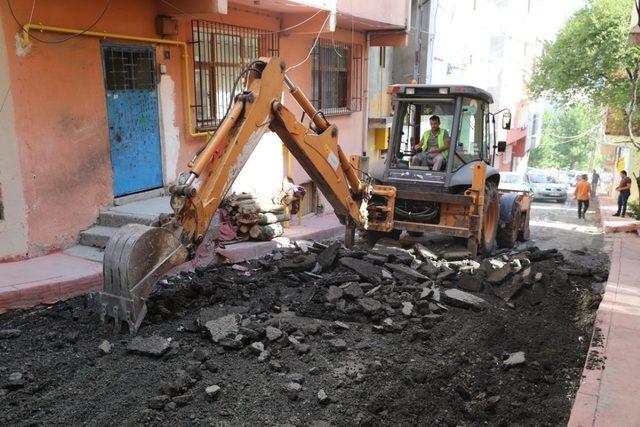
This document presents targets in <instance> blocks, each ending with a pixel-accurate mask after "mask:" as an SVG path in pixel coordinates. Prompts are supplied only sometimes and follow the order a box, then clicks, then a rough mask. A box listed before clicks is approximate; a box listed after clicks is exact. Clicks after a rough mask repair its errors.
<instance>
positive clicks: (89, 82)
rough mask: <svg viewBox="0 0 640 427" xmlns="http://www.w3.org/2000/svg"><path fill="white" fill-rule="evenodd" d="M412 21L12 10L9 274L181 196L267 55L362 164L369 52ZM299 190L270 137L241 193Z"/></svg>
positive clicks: (6, 125)
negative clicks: (114, 210)
mask: <svg viewBox="0 0 640 427" xmlns="http://www.w3.org/2000/svg"><path fill="white" fill-rule="evenodd" d="M61 3H66V4H65V5H64V7H62V6H61ZM407 10H408V2H405V1H401V2H398V1H394V0H379V1H376V2H375V4H370V2H366V1H364V0H315V1H314V0H274V1H254V0H237V1H233V2H232V1H229V2H227V1H226V0H171V1H165V0H137V1H126V0H112V1H110V2H104V3H103V2H99V1H93V2H86V1H80V0H68V1H66V2H37V3H36V2H33V1H31V0H11V1H9V2H1V3H0V23H1V27H2V31H0V106H1V107H0V138H1V141H0V195H1V196H0V206H1V208H0V260H9V259H17V258H22V257H30V256H36V255H40V254H43V253H47V252H50V251H55V250H58V249H61V248H65V247H67V246H70V245H72V244H74V243H75V241H76V239H77V237H78V233H79V232H80V231H81V230H83V229H85V228H87V227H89V226H90V225H91V224H92V223H93V222H94V221H95V219H96V217H97V215H98V213H99V211H100V209H103V208H106V207H108V206H111V205H113V204H114V201H117V200H118V199H119V198H121V197H126V196H127V195H130V194H136V193H140V192H147V191H149V190H154V189H162V188H165V187H166V186H168V185H169V184H171V183H172V182H174V181H175V179H176V177H177V176H178V174H179V173H180V172H181V171H183V170H185V169H186V167H187V164H188V162H189V160H190V159H191V158H192V157H193V156H194V154H195V153H196V152H197V150H198V149H199V148H200V147H201V146H202V145H203V144H204V142H205V141H206V139H207V137H208V136H209V135H210V133H211V132H214V131H215V129H216V126H217V125H218V124H219V123H220V121H221V120H222V118H223V117H224V114H225V112H226V109H227V107H228V104H229V102H230V101H231V99H232V94H233V89H234V82H235V79H236V77H237V76H238V74H239V73H240V71H241V70H242V69H243V68H244V67H245V66H246V65H247V64H248V63H249V62H250V61H252V60H253V59H256V58H257V57H260V56H279V57H280V58H282V60H283V61H284V62H285V63H286V64H287V66H288V67H291V69H290V70H289V71H288V76H289V77H290V78H291V79H292V80H293V81H294V82H295V83H296V84H297V85H298V86H299V87H300V88H301V89H302V90H303V91H304V92H305V93H306V94H307V96H308V97H309V98H310V99H311V100H312V101H313V103H314V104H315V105H316V106H317V107H319V108H321V109H323V111H324V112H325V114H326V115H327V116H328V117H329V119H330V120H331V121H332V122H333V123H336V125H337V126H338V127H339V129H340V144H341V145H342V146H343V148H344V149H345V151H346V152H347V154H355V153H361V152H362V151H366V136H367V135H366V129H367V108H366V106H367V105H368V102H369V99H368V90H367V88H368V77H369V76H368V74H369V73H368V69H369V66H368V52H369V50H370V47H372V46H376V45H389V44H398V43H403V42H404V41H405V38H406V37H405V36H406V28H407V15H408V13H407ZM283 96H284V102H285V105H288V106H289V107H291V108H292V110H293V112H294V113H295V114H296V115H298V116H299V115H300V114H301V110H300V109H299V108H297V106H294V101H293V100H292V99H291V98H290V97H289V95H288V94H284V95H283ZM287 176H288V177H290V178H292V179H293V180H294V182H296V183H297V184H304V185H306V186H309V187H310V188H311V189H313V183H311V182H310V179H309V177H308V176H307V175H306V174H305V173H304V171H303V170H302V168H301V167H300V166H299V165H298V164H297V162H296V161H295V159H292V157H291V156H290V154H288V153H287V152H285V151H284V150H283V148H282V144H281V142H280V141H279V139H278V138H277V137H276V136H275V135H274V134H271V133H269V134H267V135H265V136H264V137H263V139H262V140H261V141H260V143H259V144H258V147H257V148H256V150H255V151H254V153H253V155H252V156H251V158H250V159H249V161H248V163H247V165H246V166H245V168H244V170H243V172H242V173H241V175H240V176H239V178H238V179H237V181H236V184H235V189H237V190H247V191H254V192H257V193H259V194H263V195H268V194H269V193H272V192H274V191H277V190H278V189H279V188H280V187H281V185H282V180H283V178H285V177H287ZM322 203H323V202H322V198H321V197H319V198H318V202H317V204H319V205H321V204H322ZM326 208H329V206H328V205H326Z"/></svg>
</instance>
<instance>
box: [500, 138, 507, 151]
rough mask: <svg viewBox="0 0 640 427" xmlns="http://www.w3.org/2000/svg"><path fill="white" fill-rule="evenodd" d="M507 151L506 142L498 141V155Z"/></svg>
mask: <svg viewBox="0 0 640 427" xmlns="http://www.w3.org/2000/svg"><path fill="white" fill-rule="evenodd" d="M505 151H507V141H498V153H504V152H505Z"/></svg>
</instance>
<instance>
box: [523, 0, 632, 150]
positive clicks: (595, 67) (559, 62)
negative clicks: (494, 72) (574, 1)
mask: <svg viewBox="0 0 640 427" xmlns="http://www.w3.org/2000/svg"><path fill="white" fill-rule="evenodd" d="M633 6H634V0H587V3H586V5H585V6H584V7H582V8H581V9H579V10H578V11H577V12H575V13H574V15H573V16H572V17H570V18H569V19H568V20H567V21H566V22H565V24H564V26H563V27H562V29H561V30H560V32H559V33H558V36H557V38H556V40H555V41H554V42H548V43H546V44H545V46H544V49H543V53H542V56H541V58H540V59H539V62H538V64H537V66H536V67H535V69H534V72H533V74H532V77H531V80H530V82H529V87H530V89H531V91H532V93H533V95H534V97H544V98H546V99H549V100H553V101H555V102H556V103H558V104H565V103H574V102H577V101H585V100H588V101H590V102H593V103H595V104H597V105H599V106H601V107H604V106H613V107H615V108H618V109H621V110H623V111H625V113H626V117H625V121H626V122H627V130H628V134H629V137H630V139H631V142H632V143H633V144H634V146H635V147H636V148H638V149H640V143H639V142H637V141H635V139H634V135H633V130H632V126H631V123H632V122H633V121H634V120H635V114H636V99H637V91H638V83H639V77H640V49H639V48H638V47H632V46H630V45H629V44H628V42H627V40H628V34H629V22H630V20H631V10H632V7H633Z"/></svg>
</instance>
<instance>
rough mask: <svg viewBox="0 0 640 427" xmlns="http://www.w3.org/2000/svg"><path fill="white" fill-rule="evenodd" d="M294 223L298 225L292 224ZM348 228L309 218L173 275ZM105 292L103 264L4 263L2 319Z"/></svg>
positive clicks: (216, 252)
mask: <svg viewBox="0 0 640 427" xmlns="http://www.w3.org/2000/svg"><path fill="white" fill-rule="evenodd" d="M294 222H295V221H294ZM343 230H344V227H343V226H342V225H341V224H340V223H339V222H338V219H337V218H336V217H335V216H334V215H333V214H330V215H329V214H327V215H318V216H307V217H305V218H304V219H303V223H302V225H294V226H292V227H291V228H288V229H286V230H285V233H284V235H283V236H282V237H278V238H277V239H274V240H272V241H268V242H242V243H236V244H232V245H227V246H226V247H215V246H214V245H213V244H212V243H211V244H208V245H207V244H206V243H205V244H203V245H202V246H201V248H198V255H197V256H196V258H195V259H194V260H193V261H190V262H189V263H187V264H185V265H183V266H180V267H179V268H178V269H177V270H175V271H181V270H188V269H191V268H194V267H196V266H199V267H204V266H206V265H209V264H211V263H212V262H219V261H220V260H221V259H223V257H224V258H228V260H229V261H230V262H240V261H245V260H247V259H253V258H259V257H261V256H262V255H264V254H266V253H268V252H270V251H272V250H274V249H276V248H277V247H281V246H285V245H288V244H290V242H291V241H295V240H322V239H329V238H331V237H334V236H337V235H339V234H340V233H342V232H343ZM101 289H102V263H99V262H94V261H89V260H86V259H83V258H79V257H76V256H72V255H68V254H64V253H60V252H59V253H54V254H51V255H45V256H41V257H38V258H32V259H28V260H24V261H16V262H7V263H0V313H3V312H5V311H8V310H12V309H18V308H29V307H34V306H36V305H38V304H53V303H55V302H56V301H61V300H65V299H69V298H72V297H75V296H77V295H81V294H83V293H87V292H95V291H99V290H101Z"/></svg>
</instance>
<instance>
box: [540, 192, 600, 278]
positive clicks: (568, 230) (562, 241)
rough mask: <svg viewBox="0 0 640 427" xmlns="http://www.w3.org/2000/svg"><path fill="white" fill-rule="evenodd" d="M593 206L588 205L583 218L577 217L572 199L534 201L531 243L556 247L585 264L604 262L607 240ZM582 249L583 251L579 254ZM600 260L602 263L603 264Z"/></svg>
mask: <svg viewBox="0 0 640 427" xmlns="http://www.w3.org/2000/svg"><path fill="white" fill-rule="evenodd" d="M595 209H596V207H595V206H594V203H592V204H591V206H590V207H589V210H588V211H587V219H586V220H583V219H578V214H577V205H576V201H575V200H567V202H565V203H562V204H558V203H553V202H534V203H533V208H532V216H531V222H530V224H531V243H530V244H535V245H536V246H538V247H539V248H541V249H551V248H557V249H558V250H560V251H561V252H562V253H563V254H564V255H565V257H567V259H570V260H576V261H578V262H581V263H583V264H585V265H587V266H589V265H590V262H594V263H597V265H606V263H607V262H608V258H607V257H606V255H604V254H606V253H609V252H610V250H611V248H610V245H611V243H610V239H608V238H606V237H605V234H604V233H603V232H602V229H601V226H600V221H599V218H597V215H596V211H595ZM582 252H584V254H582ZM603 263H604V264H603Z"/></svg>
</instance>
